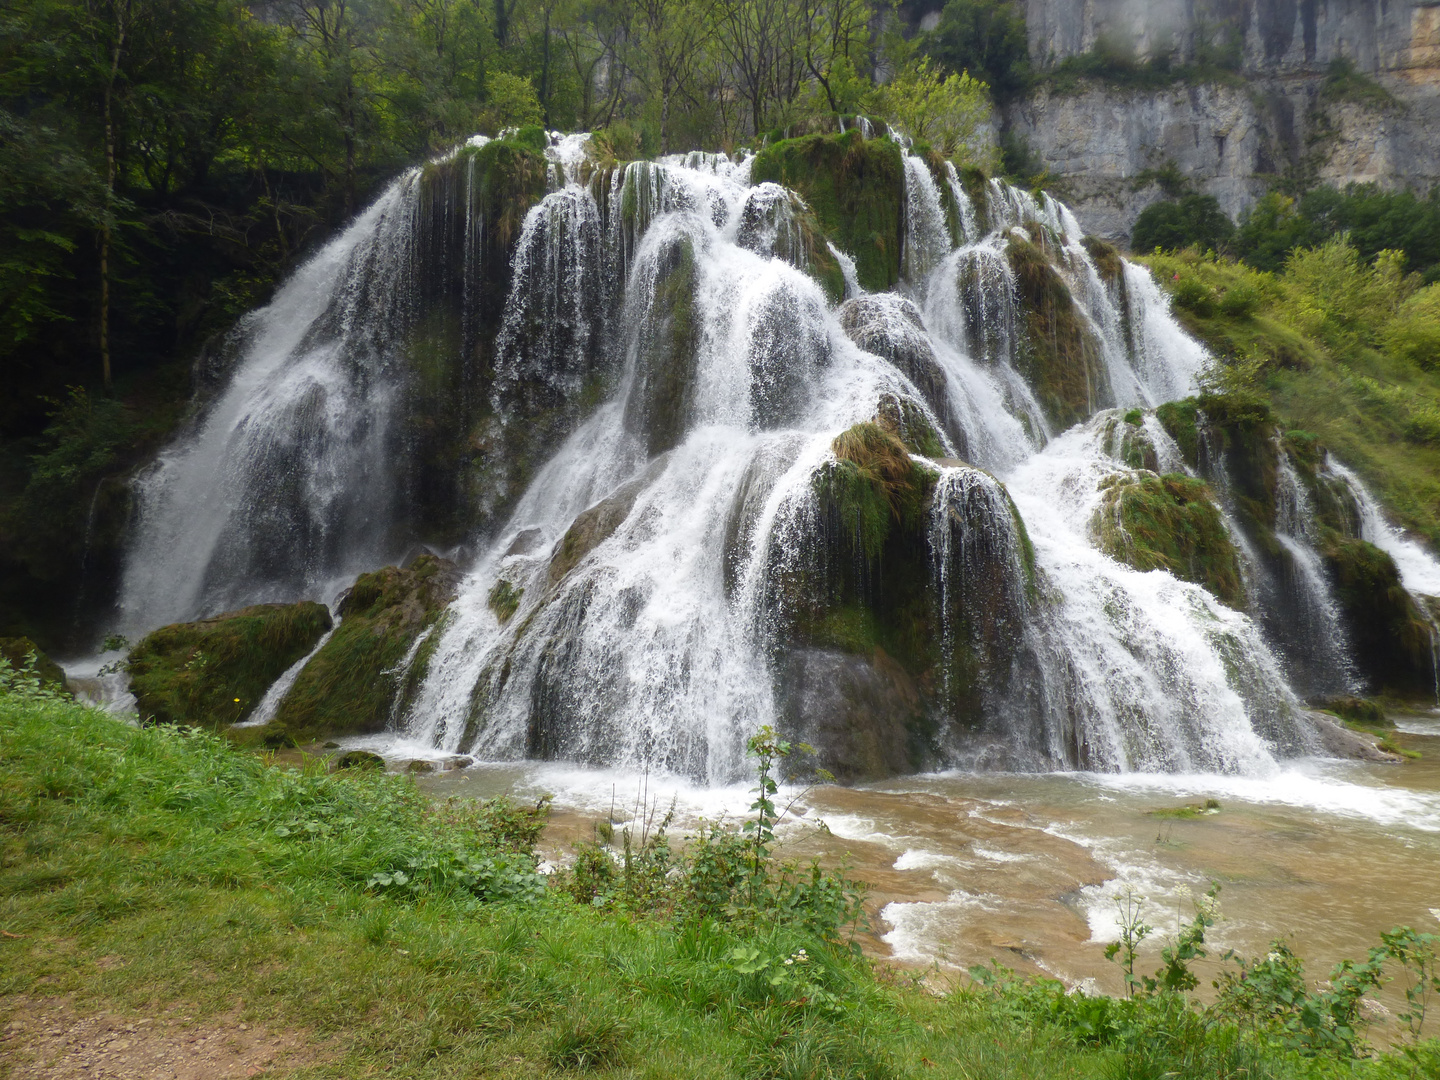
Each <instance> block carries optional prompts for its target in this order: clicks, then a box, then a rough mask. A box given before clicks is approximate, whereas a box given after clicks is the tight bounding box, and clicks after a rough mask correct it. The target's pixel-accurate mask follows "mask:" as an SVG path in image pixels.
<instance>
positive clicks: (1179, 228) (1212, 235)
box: [1130, 195, 1235, 251]
mask: <svg viewBox="0 0 1440 1080" xmlns="http://www.w3.org/2000/svg"><path fill="white" fill-rule="evenodd" d="M1234 234H1235V223H1234V222H1232V221H1231V220H1230V219H1229V218H1228V217H1227V216H1226V215H1225V211H1223V210H1221V209H1220V204H1219V203H1218V202H1217V201H1216V200H1215V196H1213V195H1186V196H1184V197H1183V198H1181V199H1177V200H1171V199H1166V200H1162V201H1161V202H1157V203H1151V204H1150V205H1149V206H1147V207H1146V208H1145V209H1144V210H1143V211H1142V212H1141V214H1140V216H1139V217H1138V218H1137V219H1136V220H1135V228H1134V230H1133V231H1132V232H1131V236H1130V247H1131V248H1132V249H1133V250H1135V251H1154V250H1156V249H1157V248H1158V249H1162V250H1165V251H1178V250H1180V249H1181V248H1187V247H1190V246H1191V245H1192V244H1195V245H1198V246H1200V247H1202V248H1213V249H1214V250H1216V251H1223V250H1225V249H1226V248H1227V247H1228V245H1229V243H1230V239H1231V237H1232V236H1234Z"/></svg>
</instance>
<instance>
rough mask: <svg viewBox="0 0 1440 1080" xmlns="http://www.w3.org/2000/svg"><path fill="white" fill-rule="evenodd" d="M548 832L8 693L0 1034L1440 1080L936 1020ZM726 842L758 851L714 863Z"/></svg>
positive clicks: (1198, 1032) (504, 1063) (801, 935)
mask: <svg viewBox="0 0 1440 1080" xmlns="http://www.w3.org/2000/svg"><path fill="white" fill-rule="evenodd" d="M538 823H539V819H538V817H537V816H536V815H535V814H534V813H533V812H530V811H527V810H526V809H525V808H522V807H516V806H513V805H511V804H507V803H503V802H502V803H498V804H497V803H491V804H469V805H468V806H467V807H460V806H459V805H458V804H457V805H448V806H444V805H442V806H436V805H434V804H431V803H429V802H427V800H426V799H425V798H424V797H423V796H421V795H420V794H419V793H418V792H417V791H416V790H415V788H414V786H413V784H412V783H411V782H410V781H409V780H407V779H405V778H402V777H396V776H389V775H385V774H382V773H378V772H354V771H350V772H344V773H336V774H329V775H327V774H325V773H324V772H322V771H320V770H319V769H318V768H316V769H307V770H291V769H281V768H276V767H272V766H271V765H269V764H267V763H266V762H265V761H264V760H263V759H261V758H258V757H255V756H252V755H249V754H246V753H244V752H240V751H237V750H234V749H232V748H229V747H228V746H226V745H225V744H224V743H223V742H221V741H220V740H218V739H216V738H214V737H211V736H208V735H203V734H200V733H196V732H182V731H176V730H174V729H169V728H163V727H151V728H144V729H137V728H131V727H128V726H126V725H124V724H122V723H120V722H118V721H115V720H113V719H111V718H109V717H107V716H104V715H103V714H100V713H97V712H95V711H92V710H89V709H86V708H84V707H81V706H78V705H75V704H73V703H69V702H65V701H59V700H46V699H42V698H37V697H35V696H33V695H29V696H27V695H21V694H15V693H4V692H0V844H3V849H0V850H3V857H0V931H3V933H0V1029H5V1028H6V1024H7V1021H9V1018H10V1017H11V1016H12V1015H27V1010H28V1011H29V1012H30V1013H33V1012H34V1011H35V1010H36V1009H37V1008H43V1007H44V1005H45V1003H46V1002H51V1003H57V1002H64V1003H65V1007H66V1008H67V1009H70V1010H71V1012H72V1014H73V1015H77V1016H78V1015H89V1014H94V1013H99V1012H109V1013H113V1014H119V1015H122V1016H125V1015H129V1016H139V1017H181V1018H183V1021H184V1023H185V1024H190V1025H202V1026H203V1025H205V1024H207V1023H209V1024H211V1025H214V1024H216V1023H223V1024H225V1025H227V1026H228V1027H229V1028H230V1029H233V1030H239V1025H241V1024H244V1025H246V1027H247V1029H249V1028H252V1027H258V1028H261V1029H264V1030H267V1031H270V1032H280V1033H284V1034H285V1035H286V1037H288V1038H289V1039H290V1040H291V1043H292V1044H293V1045H295V1046H298V1047H300V1048H301V1050H300V1051H297V1053H296V1055H294V1057H293V1060H292V1065H291V1066H287V1067H286V1068H285V1069H283V1070H282V1071H281V1072H278V1073H275V1074H274V1075H281V1074H283V1075H295V1076H316V1077H319V1076H344V1077H356V1076H380V1075H385V1076H406V1077H412V1076H413V1077H441V1076H467V1077H473V1076H486V1077H511V1076H513V1077H522V1076H523V1077H526V1078H527V1080H533V1078H534V1077H537V1076H564V1075H571V1074H574V1073H577V1072H589V1073H591V1074H593V1075H597V1076H614V1077H622V1076H623V1077H655V1078H660V1077H667V1078H669V1077H697V1078H699V1077H707V1078H709V1077H737V1078H741V1077H744V1078H761V1077H766V1078H769V1077H775V1078H778V1077H795V1078H801V1077H814V1078H821V1077H857V1078H862V1077H863V1078H877V1080H878V1078H888V1077H895V1078H902V1077H922V1076H923V1077H939V1078H950V1077H953V1078H957V1080H958V1078H961V1077H996V1078H1002V1077H1016V1078H1019V1077H1037V1078H1038V1077H1045V1078H1059V1077H1091V1076H1095V1077H1117V1078H1118V1077H1147V1076H1154V1077H1160V1076H1175V1077H1197V1078H1198V1077H1216V1076H1234V1077H1239V1076H1242V1075H1243V1076H1245V1077H1265V1076H1270V1077H1332V1076H1351V1075H1356V1076H1367V1077H1391V1076H1395V1077H1400V1076H1406V1077H1409V1076H1422V1075H1434V1074H1433V1073H1427V1072H1424V1071H1422V1070H1425V1069H1430V1068H1433V1067H1434V1065H1435V1063H1436V1062H1437V1061H1440V1058H1437V1056H1436V1052H1435V1051H1434V1050H1431V1051H1428V1056H1426V1053H1427V1052H1426V1051H1424V1050H1423V1049H1422V1051H1421V1052H1420V1056H1417V1057H1415V1058H1414V1060H1410V1059H1407V1058H1404V1057H1393V1058H1387V1059H1384V1060H1370V1061H1356V1060H1346V1059H1345V1058H1344V1057H1342V1056H1337V1055H1336V1054H1333V1053H1328V1052H1327V1053H1321V1054H1318V1055H1314V1056H1308V1057H1307V1056H1304V1055H1302V1054H1301V1053H1300V1052H1298V1051H1297V1050H1295V1049H1293V1048H1290V1049H1287V1048H1286V1047H1284V1046H1282V1045H1281V1043H1280V1042H1279V1041H1277V1040H1276V1039H1274V1038H1268V1037H1262V1036H1261V1035H1259V1034H1243V1033H1242V1028H1244V1027H1245V1026H1246V1025H1245V1024H1242V1025H1241V1026H1236V1025H1235V1024H1233V1023H1230V1022H1226V1021H1222V1020H1221V1019H1219V1018H1217V1017H1213V1016H1207V1015H1205V1014H1202V1013H1200V1012H1199V1011H1197V1010H1196V1009H1195V1008H1194V1007H1192V1006H1189V1005H1187V1004H1186V1002H1185V1000H1184V998H1183V996H1182V995H1180V994H1178V993H1161V994H1157V995H1156V996H1153V997H1149V998H1145V999H1143V1000H1137V1001H1135V1002H1122V1001H1116V1000H1112V999H1085V998H1079V997H1067V996H1065V995H1063V994H1062V993H1061V992H1060V991H1059V989H1058V986H1057V985H1056V984H1049V983H1023V984H1010V983H1008V982H1007V980H1005V979H1004V978H1003V977H1002V978H1000V980H999V982H998V984H997V985H994V986H991V987H989V988H987V987H985V986H983V985H981V984H970V985H969V988H968V989H966V990H963V991H961V992H956V993H950V994H948V995H938V994H935V993H932V992H930V989H929V988H927V987H925V986H922V985H920V984H918V983H915V982H912V980H911V979H910V978H909V977H908V976H900V975H896V974H894V973H892V972H887V971H886V970H884V969H873V968H872V967H871V965H870V963H869V962H868V961H866V960H864V959H862V958H859V957H857V956H856V955H854V953H853V952H852V951H851V950H850V949H848V948H846V947H844V945H843V944H836V943H835V940H834V935H833V933H832V932H831V930H832V929H833V928H831V927H827V926H826V925H821V924H817V927H816V928H813V929H810V930H807V929H806V927H805V925H804V920H803V919H795V918H790V917H788V916H787V915H786V914H785V913H784V912H781V911H778V910H777V911H774V912H771V913H770V914H768V915H766V914H765V913H760V915H761V917H759V918H757V917H755V915H756V913H755V912H750V913H748V914H747V912H745V911H744V910H741V908H740V907H738V906H737V901H736V899H735V898H736V897H737V896H739V895H741V894H739V893H735V894H733V895H731V896H730V898H729V899H728V900H726V901H725V902H724V903H722V904H719V905H718V906H717V907H715V908H714V911H715V914H714V915H713V916H712V917H704V918H702V917H698V916H694V915H687V914H686V912H687V911H693V910H695V909H694V908H693V904H692V906H690V907H687V904H690V903H691V901H685V900H684V899H683V896H684V895H693V894H694V890H693V889H691V892H690V893H682V891H679V890H680V889H681V887H682V886H684V888H690V885H687V884H685V883H692V884H693V882H695V881H698V880H701V878H703V876H704V875H703V874H702V870H704V868H703V867H701V866H700V865H699V864H700V862H702V861H703V860H699V859H697V858H692V857H688V856H687V857H685V858H680V859H678V861H676V862H675V863H674V864H673V866H672V867H671V870H670V871H669V872H668V873H667V875H666V876H665V878H664V881H669V882H678V883H680V884H679V885H675V886H670V885H664V884H663V882H662V884H661V885H659V886H657V887H656V889H655V890H652V891H651V892H650V893H649V894H648V895H649V897H650V899H649V900H648V901H647V903H648V910H645V909H644V908H645V906H646V905H645V904H637V903H635V902H634V897H635V896H637V895H639V894H637V893H634V892H631V893H625V892H622V891H619V886H618V884H617V885H616V886H615V888H614V889H612V890H611V891H608V892H607V891H606V890H605V889H604V888H599V887H597V884H596V881H595V880H594V879H593V877H592V878H591V879H589V880H588V881H585V880H579V879H578V878H577V877H576V876H573V875H572V876H571V877H570V878H569V879H568V880H567V881H566V883H565V884H566V886H567V887H566V888H558V887H555V886H554V885H553V884H552V885H549V886H547V885H546V884H545V883H544V881H543V879H542V878H540V877H539V876H538V875H537V874H535V873H534V871H533V862H532V856H531V855H530V854H529V852H530V850H531V848H532V846H533V843H534V839H535V835H536V831H537V825H538ZM727 844H728V845H729V850H732V851H734V850H741V849H744V848H745V847H746V845H753V840H752V839H743V838H741V837H739V836H738V835H737V836H734V837H732V838H730V839H728V840H725V841H724V842H721V843H718V844H712V845H711V846H710V848H709V849H708V850H709V851H710V853H711V856H712V857H713V859H719V858H721V857H723V855H724V853H725V851H726V850H727ZM692 847H694V845H692ZM700 847H701V848H704V845H703V844H702V845H700ZM713 859H712V861H713ZM714 871H715V866H713V865H712V866H710V867H709V871H707V872H709V873H710V874H711V877H710V878H709V879H706V880H711V881H712V884H713V881H714V880H716V879H715V876H714ZM602 876H603V875H602ZM617 881H618V878H617ZM777 895H778V894H777ZM577 896H578V897H588V898H589V899H588V900H587V902H585V903H578V902H577V900H576V897H577ZM627 896H628V897H629V898H630V899H627ZM747 928H748V929H747ZM802 950H803V951H802ZM786 960H790V961H792V963H788V964H787V963H786V962H785V961H786ZM37 1002H39V1003H40V1004H39V1005H37V1004H36V1003H37ZM1253 1019H1254V1018H1253V1017H1252V1020H1253ZM1248 1026H1249V1028H1250V1029H1254V1030H1258V1029H1257V1028H1256V1025H1255V1024H1254V1023H1250V1024H1249V1025H1248ZM1432 1045H1433V1044H1432ZM0 1047H3V1048H4V1049H3V1050H0V1054H3V1055H4V1056H3V1058H0V1075H16V1076H20V1075H41V1073H39V1072H35V1071H27V1070H35V1069H38V1068H39V1067H40V1065H41V1064H42V1063H39V1062H36V1061H34V1060H32V1059H33V1058H34V1054H35V1046H34V1044H33V1043H27V1042H26V1041H25V1040H23V1039H10V1040H8V1041H6V1042H3V1043H0Z"/></svg>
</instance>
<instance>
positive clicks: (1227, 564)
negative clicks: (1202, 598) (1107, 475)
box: [1091, 473, 1245, 607]
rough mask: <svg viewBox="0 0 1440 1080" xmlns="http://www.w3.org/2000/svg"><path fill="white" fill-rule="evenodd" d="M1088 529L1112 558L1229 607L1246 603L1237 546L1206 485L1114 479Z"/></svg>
mask: <svg viewBox="0 0 1440 1080" xmlns="http://www.w3.org/2000/svg"><path fill="white" fill-rule="evenodd" d="M1091 527H1092V529H1093V531H1094V533H1095V536H1096V539H1097V540H1098V542H1099V544H1100V546H1101V548H1102V549H1103V550H1104V551H1105V552H1106V553H1107V554H1109V555H1110V556H1112V557H1113V558H1116V559H1119V560H1120V561H1121V562H1124V563H1127V564H1128V565H1130V566H1133V567H1135V569H1137V570H1168V571H1170V573H1172V574H1174V575H1175V576H1176V577H1178V578H1182V579H1183V580H1185V581H1192V582H1194V583H1195V584H1197V585H1201V586H1204V587H1205V588H1206V589H1208V590H1209V591H1210V592H1211V593H1213V594H1214V595H1215V596H1216V597H1217V598H1219V599H1220V600H1222V601H1224V602H1225V603H1226V604H1229V605H1230V606H1232V607H1240V606H1242V605H1243V604H1244V600H1245V594H1244V587H1243V586H1242V584H1241V578H1240V565H1239V559H1238V557H1237V554H1236V551H1235V546H1234V544H1232V543H1231V541H1230V534H1229V531H1228V530H1227V529H1226V527H1225V519H1224V518H1223V517H1222V516H1221V514H1220V511H1219V509H1218V508H1217V507H1216V506H1215V503H1214V502H1213V500H1212V498H1211V495H1210V488H1209V486H1208V485H1207V484H1206V483H1205V482H1204V481H1201V480H1196V479H1194V478H1192V477H1188V476H1184V475H1181V474H1178V473H1171V474H1167V475H1165V476H1156V475H1155V474H1153V473H1137V474H1132V475H1130V476H1117V477H1112V478H1111V479H1110V480H1109V481H1107V482H1106V485H1105V487H1104V496H1103V498H1102V500H1101V504H1100V507H1099V509H1097V510H1096V513H1095V520H1094V521H1093V522H1092V526H1091Z"/></svg>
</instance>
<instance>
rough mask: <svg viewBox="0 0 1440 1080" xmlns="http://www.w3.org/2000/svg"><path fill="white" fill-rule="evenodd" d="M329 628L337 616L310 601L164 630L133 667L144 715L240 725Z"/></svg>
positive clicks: (139, 650)
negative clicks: (275, 683) (333, 616)
mask: <svg viewBox="0 0 1440 1080" xmlns="http://www.w3.org/2000/svg"><path fill="white" fill-rule="evenodd" d="M328 629H330V613H329V612H328V611H327V610H326V609H325V606H324V605H323V604H315V603H310V602H305V603H299V604H261V605H257V606H255V607H248V608H242V609H241V610H239V611H234V612H230V613H229V614H226V615H220V616H217V617H216V618H213V619H205V620H203V621H201V622H193V623H176V624H175V625H172V626H162V627H161V628H160V629H159V630H156V631H155V632H154V633H152V634H149V635H148V636H146V637H145V638H144V639H143V640H142V641H141V642H140V643H139V644H138V645H136V646H135V648H134V649H133V650H132V651H131V653H130V656H129V659H128V660H127V662H126V667H127V669H128V670H129V673H130V689H131V691H132V692H133V693H134V694H135V703H136V708H137V709H138V710H139V713H140V716H141V717H142V718H144V719H147V720H148V719H153V720H156V721H159V722H161V723H167V724H196V725H204V726H208V727H220V726H223V725H226V724H234V723H238V722H239V721H241V720H244V719H245V718H246V717H247V716H249V715H250V713H251V711H252V710H253V709H254V708H255V706H256V705H258V704H259V703H260V699H261V698H262V697H264V696H265V691H266V690H268V689H269V688H270V686H271V684H272V683H274V682H275V680H276V679H278V678H279V677H280V676H281V675H282V674H283V673H284V671H285V669H286V668H288V667H290V666H291V665H292V664H294V663H295V661H297V660H299V659H300V658H301V657H302V656H304V655H305V654H306V653H308V652H309V651H310V650H311V649H312V648H314V647H315V643H316V642H317V641H319V640H320V636H321V635H322V634H324V633H325V631H326V630H328Z"/></svg>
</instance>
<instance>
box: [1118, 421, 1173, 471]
mask: <svg viewBox="0 0 1440 1080" xmlns="http://www.w3.org/2000/svg"><path fill="white" fill-rule="evenodd" d="M1144 421H1145V413H1144V411H1143V410H1141V409H1131V410H1130V411H1129V412H1127V413H1126V414H1125V415H1124V416H1123V417H1115V418H1111V419H1110V420H1109V421H1107V422H1106V425H1105V442H1106V446H1105V451H1106V453H1108V454H1109V455H1110V456H1111V457H1113V458H1116V459H1118V460H1120V461H1123V462H1124V463H1125V465H1126V466H1127V467H1128V468H1131V469H1148V470H1150V471H1151V472H1156V471H1158V470H1159V468H1160V464H1159V461H1160V459H1159V455H1158V454H1157V453H1156V451H1155V444H1154V443H1153V442H1151V440H1150V433H1149V432H1147V431H1146V430H1145V428H1144V427H1143V426H1142V425H1143V424H1144Z"/></svg>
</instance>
